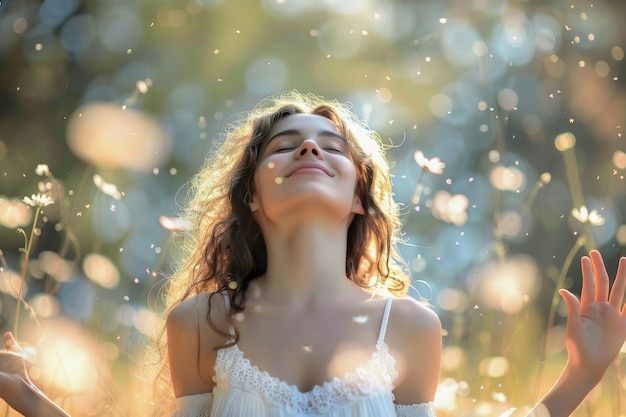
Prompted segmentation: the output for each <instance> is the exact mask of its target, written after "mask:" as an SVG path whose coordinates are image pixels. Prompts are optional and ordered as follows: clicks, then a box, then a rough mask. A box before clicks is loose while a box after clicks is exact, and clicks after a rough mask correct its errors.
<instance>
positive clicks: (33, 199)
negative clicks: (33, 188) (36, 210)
mask: <svg viewBox="0 0 626 417" xmlns="http://www.w3.org/2000/svg"><path fill="white" fill-rule="evenodd" d="M22 201H24V202H25V203H26V204H28V205H29V206H31V207H46V206H49V205H50V204H54V200H53V199H52V197H50V196H49V195H45V194H33V195H31V196H30V197H24V199H23V200H22Z"/></svg>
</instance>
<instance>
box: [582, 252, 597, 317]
mask: <svg viewBox="0 0 626 417" xmlns="http://www.w3.org/2000/svg"><path fill="white" fill-rule="evenodd" d="M580 269H581V270H582V274H583V289H582V291H581V293H580V304H581V305H582V306H586V305H587V304H589V303H592V302H593V299H594V296H595V287H594V282H593V267H592V266H591V259H590V258H589V257H588V256H583V257H582V258H581V259H580Z"/></svg>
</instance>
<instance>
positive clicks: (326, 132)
mask: <svg viewBox="0 0 626 417" xmlns="http://www.w3.org/2000/svg"><path fill="white" fill-rule="evenodd" d="M288 135H298V136H301V135H302V132H300V131H299V130H297V129H287V130H281V131H280V132H278V133H276V134H274V135H272V137H271V138H270V139H269V140H268V141H267V143H270V142H271V141H272V139H274V138H276V137H278V136H288ZM317 136H318V137H319V136H330V137H334V138H337V139H341V140H342V141H343V142H346V143H347V140H346V138H344V137H343V136H341V135H340V134H339V133H337V132H333V131H332V130H320V131H319V132H317Z"/></svg>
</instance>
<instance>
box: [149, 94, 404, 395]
mask: <svg viewBox="0 0 626 417" xmlns="http://www.w3.org/2000/svg"><path fill="white" fill-rule="evenodd" d="M298 113H309V114H316V115H320V116H323V117H326V118H327V119H329V120H330V121H331V122H332V123H333V124H334V125H335V126H336V127H337V130H338V132H339V133H340V134H341V135H342V136H343V137H345V138H346V141H347V143H348V147H349V150H350V153H351V155H352V158H353V160H354V164H355V167H356V172H357V186H356V193H357V195H358V197H359V198H360V200H361V203H362V205H363V209H364V212H365V214H364V215H356V216H355V217H354V219H353V221H352V223H351V225H350V227H349V229H348V236H347V254H346V276H347V277H348V278H349V279H351V280H352V281H354V282H355V283H357V284H358V285H360V286H361V287H363V288H365V289H368V290H370V291H380V290H382V291H385V292H387V293H391V294H393V295H396V296H402V295H405V294H406V292H407V289H408V279H409V278H408V274H407V272H406V270H407V269H406V268H405V264H404V262H403V261H402V259H401V258H400V256H399V253H398V251H397V247H396V244H397V241H398V237H399V227H400V222H399V211H398V207H397V205H396V204H395V202H394V201H393V198H392V191H391V176H390V172H389V166H388V164H387V162H386V160H385V158H384V148H383V146H382V144H381V142H380V138H379V136H378V135H377V134H376V133H375V132H374V131H372V130H370V129H368V128H367V127H366V126H365V125H364V124H362V123H361V122H359V121H358V119H357V118H356V116H355V115H354V112H353V111H351V109H350V108H349V107H348V106H347V105H343V104H339V103H337V102H336V101H327V100H324V99H322V98H321V97H317V96H314V95H302V94H299V93H295V92H292V93H288V94H285V95H281V96H277V97H274V98H271V99H268V100H265V101H262V102H261V103H259V105H258V106H257V107H256V108H255V109H254V110H253V111H252V112H250V113H249V114H248V115H247V116H246V117H244V118H242V119H241V120H240V121H239V122H236V123H233V124H230V125H227V127H226V130H225V133H224V136H223V140H222V142H221V143H220V145H219V146H218V148H217V149H216V150H215V152H212V153H211V154H210V155H209V157H208V158H207V160H206V163H205V165H204V167H203V168H202V170H201V171H200V172H199V173H198V174H197V175H196V176H195V177H193V179H192V180H191V181H190V183H189V193H188V198H187V201H186V204H185V206H184V208H183V212H182V213H181V217H183V218H184V219H186V220H187V221H188V222H189V224H190V227H189V229H188V231H187V232H185V234H184V240H183V242H184V243H183V252H184V253H183V262H182V263H181V264H180V265H179V266H178V270H177V272H176V273H175V274H174V275H173V277H172V278H171V279H170V281H169V285H168V288H167V293H166V297H165V303H166V306H167V310H166V312H165V313H166V314H167V313H169V311H171V309H172V308H174V307H175V306H176V305H178V304H179V303H181V302H182V301H184V300H186V299H188V298H190V297H192V296H193V295H196V294H199V293H202V292H211V293H212V295H211V296H210V297H209V308H210V305H211V299H212V296H213V295H214V294H216V293H219V292H227V293H228V295H229V299H230V314H231V315H232V314H235V313H237V312H240V311H242V310H243V309H244V308H245V304H246V300H247V298H248V289H249V286H250V283H251V282H252V281H254V280H255V279H256V278H258V277H260V276H261V275H263V274H264V273H265V271H266V267H267V259H266V248H265V242H264V239H263V236H262V234H261V230H260V228H259V226H258V225H257V223H256V221H255V220H254V218H253V216H252V212H251V210H250V206H249V203H250V199H251V197H252V195H253V192H254V173H255V170H256V168H257V166H258V163H259V156H260V154H261V151H262V149H263V147H264V145H265V144H266V142H267V141H268V139H269V137H268V136H269V132H270V130H271V129H272V127H273V126H274V125H275V124H276V123H277V122H278V121H279V120H281V119H283V118H285V117H288V116H290V115H293V114H298ZM207 320H208V321H209V324H210V325H211V327H212V328H213V330H214V331H216V332H217V333H219V334H222V335H224V336H229V335H228V333H227V330H228V329H218V328H216V326H215V325H214V323H213V322H212V321H211V320H210V316H209V317H207ZM158 341H159V342H160V343H158V345H159V349H160V351H161V359H160V367H161V369H160V372H159V374H158V377H157V381H156V382H158V384H157V385H160V386H161V387H167V388H165V389H168V388H169V386H170V381H169V366H168V363H167V355H165V350H166V341H165V332H164V331H163V330H162V331H161V332H160V333H159V340H158ZM233 343H236V340H235V342H233ZM222 347H223V346H222ZM169 390H170V392H171V388H169ZM170 396H171V394H170ZM160 398H163V397H160Z"/></svg>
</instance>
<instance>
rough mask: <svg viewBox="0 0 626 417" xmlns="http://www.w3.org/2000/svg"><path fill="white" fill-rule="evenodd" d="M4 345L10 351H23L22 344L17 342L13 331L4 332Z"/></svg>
mask: <svg viewBox="0 0 626 417" xmlns="http://www.w3.org/2000/svg"><path fill="white" fill-rule="evenodd" d="M4 346H5V348H6V350H8V351H9V352H15V353H20V352H21V351H22V348H21V346H20V345H19V344H18V343H17V340H15V338H14V337H13V334H12V333H11V332H6V333H5V334H4Z"/></svg>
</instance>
